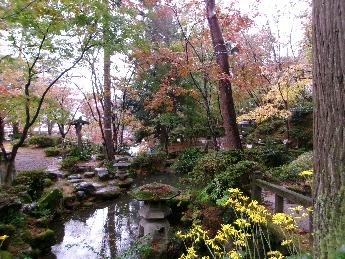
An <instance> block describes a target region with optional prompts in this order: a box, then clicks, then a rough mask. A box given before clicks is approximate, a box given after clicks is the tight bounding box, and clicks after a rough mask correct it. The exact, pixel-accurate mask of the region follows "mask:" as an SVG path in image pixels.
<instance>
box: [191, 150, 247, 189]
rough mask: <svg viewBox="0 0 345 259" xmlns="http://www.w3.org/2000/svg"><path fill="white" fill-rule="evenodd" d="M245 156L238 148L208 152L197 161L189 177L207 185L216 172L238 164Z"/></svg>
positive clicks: (193, 180)
mask: <svg viewBox="0 0 345 259" xmlns="http://www.w3.org/2000/svg"><path fill="white" fill-rule="evenodd" d="M243 158H244V154H243V152H242V151H238V150H232V151H219V152H211V153H208V154H206V155H204V156H203V157H201V158H200V159H199V160H198V161H197V163H196V165H195V167H194V169H193V171H192V172H190V173H189V174H188V177H189V178H190V180H191V182H193V183H196V184H200V185H205V184H206V183H207V182H209V181H210V180H211V179H212V178H213V176H214V175H215V174H218V173H221V172H223V171H225V169H226V168H227V167H228V166H230V165H232V164H236V163H237V162H239V161H240V160H242V159H243Z"/></svg>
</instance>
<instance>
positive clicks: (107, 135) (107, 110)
mask: <svg viewBox="0 0 345 259" xmlns="http://www.w3.org/2000/svg"><path fill="white" fill-rule="evenodd" d="M104 23H105V24H104V28H103V40H104V70H103V72H104V86H103V98H104V99H103V100H104V114H103V116H104V119H103V125H104V141H105V143H104V144H105V149H106V153H107V158H108V160H113V159H114V145H113V137H112V129H111V126H112V125H111V124H112V123H111V115H112V112H111V109H112V107H111V106H112V105H111V79H110V64H111V62H110V56H111V51H110V49H109V43H110V42H109V39H108V37H107V34H108V33H109V32H108V30H109V26H108V24H107V22H106V21H105V22H104Z"/></svg>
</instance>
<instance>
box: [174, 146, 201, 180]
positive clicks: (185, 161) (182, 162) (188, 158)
mask: <svg viewBox="0 0 345 259" xmlns="http://www.w3.org/2000/svg"><path fill="white" fill-rule="evenodd" d="M203 154H204V152H203V151H202V150H201V149H200V148H188V149H186V150H183V151H182V152H181V153H180V154H179V156H178V160H177V161H176V162H175V163H174V165H173V168H174V169H175V170H176V172H177V173H182V174H187V173H189V172H191V171H193V168H194V166H195V164H196V162H197V160H198V159H199V158H200V157H202V156H203Z"/></svg>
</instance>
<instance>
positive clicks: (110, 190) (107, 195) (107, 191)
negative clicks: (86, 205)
mask: <svg viewBox="0 0 345 259" xmlns="http://www.w3.org/2000/svg"><path fill="white" fill-rule="evenodd" d="M120 193H121V190H120V188H118V187H116V186H108V187H103V188H101V189H99V190H97V191H96V192H95V193H94V195H95V197H96V199H99V200H111V199H114V198H116V197H118V196H119V195H120Z"/></svg>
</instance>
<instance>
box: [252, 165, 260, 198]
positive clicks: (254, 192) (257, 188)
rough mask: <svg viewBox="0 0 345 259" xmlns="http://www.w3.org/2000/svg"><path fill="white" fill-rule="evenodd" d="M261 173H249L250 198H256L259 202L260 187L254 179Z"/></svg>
mask: <svg viewBox="0 0 345 259" xmlns="http://www.w3.org/2000/svg"><path fill="white" fill-rule="evenodd" d="M260 174H261V173H260V172H258V171H256V172H254V173H253V174H252V175H251V193H252V200H256V201H258V202H259V203H261V201H262V200H261V192H262V189H261V187H260V186H258V185H256V179H257V178H258V177H259V175H260Z"/></svg>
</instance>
